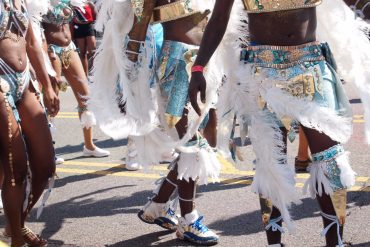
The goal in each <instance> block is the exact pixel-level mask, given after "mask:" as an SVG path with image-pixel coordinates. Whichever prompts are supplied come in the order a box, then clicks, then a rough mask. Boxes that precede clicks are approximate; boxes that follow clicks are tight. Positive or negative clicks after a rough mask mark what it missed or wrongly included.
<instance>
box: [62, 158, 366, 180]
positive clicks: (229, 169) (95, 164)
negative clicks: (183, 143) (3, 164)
mask: <svg viewBox="0 0 370 247" xmlns="http://www.w3.org/2000/svg"><path fill="white" fill-rule="evenodd" d="M220 162H221V164H222V169H221V174H223V175H236V176H254V175H255V174H256V172H255V171H241V170H238V169H236V168H235V167H234V166H233V165H232V164H231V163H230V162H227V161H226V160H220ZM63 165H65V166H83V167H107V168H117V169H118V168H119V169H124V168H125V165H124V164H119V163H98V162H82V161H65V162H64V163H63ZM226 165H227V166H228V167H225V166H226ZM151 170H153V171H167V165H157V166H153V168H150V169H148V171H151ZM143 173H147V171H144V172H143ZM140 174H142V173H140ZM309 176H310V175H309V174H308V173H299V174H297V175H296V178H298V179H308V178H309ZM356 181H357V182H360V183H366V182H370V177H356Z"/></svg>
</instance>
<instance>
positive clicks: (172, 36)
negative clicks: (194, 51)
mask: <svg viewBox="0 0 370 247" xmlns="http://www.w3.org/2000/svg"><path fill="white" fill-rule="evenodd" d="M171 2H176V1H171ZM165 4H168V1H167V0H160V1H158V2H157V6H162V5H165ZM207 15H208V13H195V14H194V15H190V16H187V17H184V18H180V19H177V20H173V21H169V22H165V23H163V32H164V39H165V40H172V41H178V42H182V43H186V44H189V45H200V43H201V41H202V37H203V32H204V29H205V25H206V24H207Z"/></svg>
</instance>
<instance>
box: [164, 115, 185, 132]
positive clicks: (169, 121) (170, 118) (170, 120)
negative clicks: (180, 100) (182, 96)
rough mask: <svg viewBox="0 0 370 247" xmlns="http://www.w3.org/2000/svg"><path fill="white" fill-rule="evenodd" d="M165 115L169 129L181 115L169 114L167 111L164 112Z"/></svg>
mask: <svg viewBox="0 0 370 247" xmlns="http://www.w3.org/2000/svg"><path fill="white" fill-rule="evenodd" d="M165 116H166V122H167V125H168V127H169V128H170V129H172V128H174V127H175V126H176V124H177V123H178V122H179V121H180V119H181V117H176V116H173V115H170V114H168V113H165Z"/></svg>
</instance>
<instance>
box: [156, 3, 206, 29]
mask: <svg viewBox="0 0 370 247" xmlns="http://www.w3.org/2000/svg"><path fill="white" fill-rule="evenodd" d="M196 13H200V11H194V10H193V9H191V8H190V7H189V6H188V3H187V1H186V0H181V1H177V2H173V3H170V4H166V5H163V6H159V7H156V8H154V10H153V17H152V23H153V24H155V23H164V22H168V21H174V20H177V19H180V18H184V17H187V16H190V15H194V14H196Z"/></svg>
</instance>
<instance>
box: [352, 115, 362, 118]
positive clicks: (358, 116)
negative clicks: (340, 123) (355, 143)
mask: <svg viewBox="0 0 370 247" xmlns="http://www.w3.org/2000/svg"><path fill="white" fill-rule="evenodd" d="M353 118H364V115H353Z"/></svg>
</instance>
